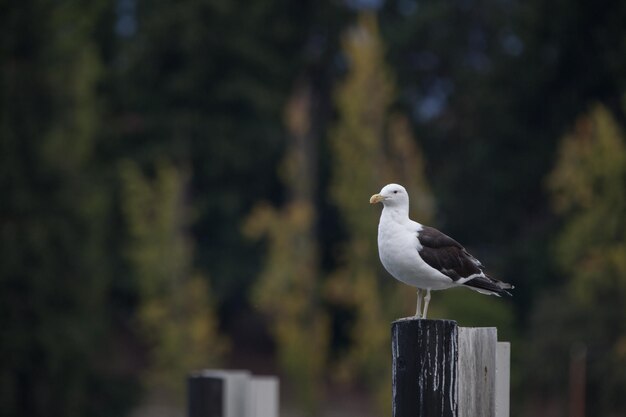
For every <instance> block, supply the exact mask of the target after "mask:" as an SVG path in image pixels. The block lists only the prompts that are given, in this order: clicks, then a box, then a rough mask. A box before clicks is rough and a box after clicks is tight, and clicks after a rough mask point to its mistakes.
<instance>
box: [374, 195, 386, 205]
mask: <svg viewBox="0 0 626 417" xmlns="http://www.w3.org/2000/svg"><path fill="white" fill-rule="evenodd" d="M384 199H385V197H383V196H382V195H380V194H374V195H373V196H371V197H370V204H376V203H380V202H381V201H383V200H384Z"/></svg>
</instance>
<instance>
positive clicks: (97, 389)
mask: <svg viewBox="0 0 626 417" xmlns="http://www.w3.org/2000/svg"><path fill="white" fill-rule="evenodd" d="M6 3H7V2H3V5H2V6H1V7H2V12H1V13H0V34H1V36H2V39H3V47H2V48H1V50H0V62H1V63H2V67H1V74H2V77H1V79H0V90H1V91H2V95H1V98H0V100H1V101H0V189H1V190H2V191H1V193H2V198H1V199H0V230H1V232H0V242H1V243H0V245H1V246H2V251H0V333H1V335H0V339H1V340H2V343H1V344H0V408H1V409H2V414H3V415H6V416H33V417H37V416H61V415H63V416H83V415H93V416H99V415H110V414H116V415H119V414H120V413H123V412H125V411H126V410H127V409H128V407H129V406H130V403H131V402H132V400H133V396H134V394H133V393H134V391H135V384H134V382H133V379H132V377H130V378H129V377H127V376H125V375H122V374H121V373H120V372H119V371H118V369H117V368H116V367H115V366H111V367H107V368H106V369H102V367H101V363H102V360H103V359H104V358H105V357H106V355H107V354H108V351H109V350H110V349H111V348H112V343H111V342H110V340H111V336H112V329H111V326H110V321H109V317H107V315H106V308H107V301H108V295H109V289H110V282H109V275H108V272H109V263H108V262H107V257H106V250H105V248H106V237H107V229H106V225H107V223H108V221H109V220H110V213H111V212H110V207H111V202H110V194H109V192H110V190H109V189H108V188H107V184H106V182H105V181H104V179H103V177H102V175H101V172H100V171H99V169H98V168H99V163H98V160H97V158H96V155H95V154H94V149H95V148H96V147H97V146H98V144H99V143H98V139H99V135H98V131H99V129H100V127H101V126H100V122H99V120H100V116H101V112H100V107H99V104H100V100H99V94H98V84H99V82H100V80H101V77H102V71H103V68H102V63H101V58H100V55H99V49H98V45H97V44H96V43H95V42H94V33H93V31H94V27H96V26H97V23H98V22H99V20H100V19H101V17H102V14H103V13H104V11H105V9H104V7H103V6H104V5H105V2H100V1H95V2H90V3H89V4H85V3H82V2H77V1H66V2H54V3H50V2H46V1H32V2H27V3H20V4H11V6H9V5H7V4H6Z"/></svg>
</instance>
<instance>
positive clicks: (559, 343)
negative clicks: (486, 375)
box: [529, 105, 626, 415]
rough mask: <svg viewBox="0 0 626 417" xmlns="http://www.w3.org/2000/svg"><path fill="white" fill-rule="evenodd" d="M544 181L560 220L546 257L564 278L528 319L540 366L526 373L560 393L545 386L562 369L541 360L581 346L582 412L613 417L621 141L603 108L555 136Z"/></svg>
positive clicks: (619, 320) (618, 372) (624, 333)
mask: <svg viewBox="0 0 626 417" xmlns="http://www.w3.org/2000/svg"><path fill="white" fill-rule="evenodd" d="M548 185H549V188H550V190H551V192H552V196H553V203H554V208H555V210H556V212H557V213H558V214H559V216H560V217H561V219H562V223H563V224H562V227H561V231H560V233H559V234H558V236H557V237H556V243H555V250H554V255H555V259H556V261H557V263H558V266H559V268H560V270H561V271H562V273H563V274H564V275H565V276H566V277H567V280H566V283H565V291H562V292H561V293H560V294H559V295H552V296H550V297H546V298H545V299H544V300H543V302H541V303H540V304H539V308H538V310H537V312H536V315H535V317H534V320H533V323H532V324H533V326H532V328H531V331H532V332H533V333H532V334H534V335H535V337H533V338H532V339H531V340H534V343H533V345H532V348H533V350H532V354H531V358H530V359H529V360H532V361H536V362H537V363H539V364H541V367H537V366H535V368H539V369H543V370H544V372H539V373H538V375H535V376H534V377H535V379H536V380H537V381H536V382H537V386H538V387H539V388H542V387H548V390H549V391H551V392H553V395H555V396H556V397H557V398H562V397H563V396H564V393H563V392H562V391H561V390H554V388H553V387H558V386H563V385H562V384H563V383H564V382H565V381H566V379H567V369H566V368H565V367H564V366H563V363H562V362H563V361H559V362H561V364H560V366H559V363H548V362H551V361H548V362H546V359H548V358H552V357H554V354H557V355H560V357H567V356H568V355H569V353H570V352H569V350H570V349H572V347H573V346H576V345H580V344H583V345H586V347H587V351H588V357H589V360H588V363H587V365H588V372H587V375H588V381H587V395H588V400H587V404H589V405H593V410H588V412H589V413H595V414H601V415H618V414H619V413H620V411H623V409H624V406H626V403H625V402H624V399H623V395H622V393H623V392H624V389H626V378H625V377H624V373H623V372H622V369H624V367H626V355H624V346H626V325H625V324H624V323H626V313H625V312H624V308H623V306H624V303H626V261H625V260H626V219H625V218H624V213H625V212H626V142H625V136H624V133H623V130H622V129H621V128H620V127H619V126H618V125H617V123H616V122H615V120H614V118H613V117H612V115H611V113H610V112H609V111H608V110H607V109H606V108H605V107H604V106H601V105H595V106H594V107H593V108H592V109H591V110H590V111H589V113H588V114H587V115H584V116H582V117H580V118H579V120H578V121H577V123H576V126H575V128H574V129H573V130H572V132H571V133H569V134H567V135H566V136H565V137H564V138H563V140H562V142H561V146H560V148H559V154H558V158H557V162H556V165H555V167H554V170H553V171H552V172H551V174H550V176H549V177H548ZM550 327H554V329H553V330H552V331H551V330H550ZM554 335H558V338H555V337H554ZM550 352H551V353H552V354H550ZM555 391H556V392H555Z"/></svg>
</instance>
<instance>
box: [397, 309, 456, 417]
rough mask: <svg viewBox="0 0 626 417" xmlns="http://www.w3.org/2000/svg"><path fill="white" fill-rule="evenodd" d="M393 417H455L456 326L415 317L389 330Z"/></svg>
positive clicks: (447, 321) (400, 321) (444, 321)
mask: <svg viewBox="0 0 626 417" xmlns="http://www.w3.org/2000/svg"><path fill="white" fill-rule="evenodd" d="M391 340H392V342H391V343H392V369H393V374H392V375H393V376H392V378H393V379H392V382H393V412H392V415H393V417H435V416H436V417H457V395H456V389H457V358H458V349H457V324H456V322H455V321H451V320H421V319H415V318H408V319H401V320H397V321H394V322H393V324H392V327H391Z"/></svg>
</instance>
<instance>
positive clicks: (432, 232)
mask: <svg viewBox="0 0 626 417" xmlns="http://www.w3.org/2000/svg"><path fill="white" fill-rule="evenodd" d="M417 239H418V240H419V242H420V244H421V245H422V249H420V250H419V254H420V256H421V257H422V259H423V260H424V262H426V263H427V264H428V265H430V266H431V267H432V268H435V269H436V270H438V271H440V272H441V273H442V274H444V275H446V276H448V277H450V278H451V279H452V280H453V281H458V280H460V279H464V278H470V277H472V276H473V277H472V278H471V279H470V280H469V281H467V282H464V283H463V284H464V285H466V286H468V287H472V288H474V289H477V290H479V291H480V290H484V291H487V292H488V293H491V294H495V295H504V294H506V295H511V294H510V293H509V292H508V291H506V290H507V289H511V288H513V286H512V285H511V284H507V283H506V282H502V281H499V280H497V279H494V278H491V277H489V276H487V275H486V274H485V273H484V272H483V265H482V264H481V263H480V261H479V260H478V259H476V258H474V257H473V256H472V255H471V254H470V253H469V252H468V251H466V250H465V248H464V247H463V246H461V244H460V243H459V242H457V241H456V240H454V239H452V238H451V237H450V236H448V235H445V234H443V233H441V232H440V231H439V230H437V229H435V228H434V227H428V226H422V229H421V230H420V231H418V233H417Z"/></svg>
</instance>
